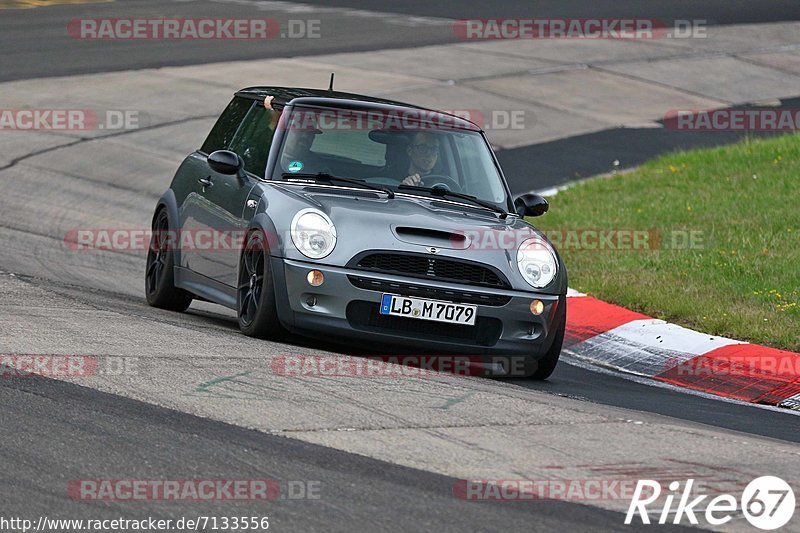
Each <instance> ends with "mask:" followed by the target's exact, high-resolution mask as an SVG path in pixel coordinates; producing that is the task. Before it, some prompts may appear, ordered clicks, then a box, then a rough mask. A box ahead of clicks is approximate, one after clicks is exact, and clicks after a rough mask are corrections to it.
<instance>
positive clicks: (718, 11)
mask: <svg viewBox="0 0 800 533" xmlns="http://www.w3.org/2000/svg"><path fill="white" fill-rule="evenodd" d="M259 4H260V3H259V2H258V0H216V1H210V0H196V1H188V2H177V1H161V0H140V1H130V0H116V1H114V2H110V3H98V4H75V5H54V6H48V7H39V8H36V9H14V10H1V9H0V81H9V80H15V79H27V78H39V77H50V76H63V75H74V74H85V73H90V72H106V71H114V70H127V69H140V68H153V67H162V66H176V65H195V64H203V63H213V62H218V61H226V60H244V59H266V58H271V57H293V56H307V55H319V54H329V53H336V52H356V51H368V50H379V49H385V48H409V47H414V46H425V45H429V44H439V43H447V42H457V41H458V39H457V38H456V37H455V35H454V34H453V30H452V27H451V26H450V24H447V23H445V24H441V25H430V24H428V23H426V22H424V21H417V22H416V23H413V22H409V21H405V22H402V23H401V22H400V21H397V20H394V21H393V20H392V19H396V18H398V17H392V16H391V15H389V14H390V13H397V14H399V15H403V18H406V17H408V16H413V17H439V18H446V19H456V20H457V19H464V18H503V17H529V18H530V17H536V18H548V17H552V18H569V17H572V18H595V17H596V18H603V17H618V18H634V17H642V18H654V19H659V20H663V21H665V23H667V24H671V23H672V21H673V20H675V19H681V20H695V19H701V20H706V21H707V23H708V24H709V25H711V24H745V23H760V22H772V21H780V20H783V21H786V20H800V2H797V1H796V0H768V1H760V2H752V1H743V0H710V1H705V2H697V1H695V0H674V1H673V0H670V1H664V0H600V1H591V2H587V1H585V0H564V1H560V0H548V1H539V2H532V1H529V0H503V1H499V2H485V1H480V0H461V1H459V2H430V1H428V0H411V1H403V2H392V1H388V0H377V1H372V0H317V1H315V0H312V1H310V2H306V3H305V4H307V5H311V6H313V5H316V6H318V8H322V9H323V10H322V11H315V10H314V9H311V10H309V11H298V12H296V13H293V14H289V13H287V12H286V11H281V10H277V9H275V8H274V6H272V4H270V3H269V2H267V3H266V5H259ZM287 4H288V3H287ZM331 7H343V8H356V9H363V10H368V11H372V12H382V13H386V14H387V16H386V17H368V18H365V17H358V16H352V15H349V14H347V13H345V12H343V11H336V10H330V9H326V8H331ZM172 17H184V18H198V17H203V18H206V17H222V18H274V19H276V20H277V21H278V22H280V23H281V27H282V29H284V30H285V29H286V23H287V21H288V19H290V18H291V19H302V20H308V19H311V20H320V29H321V36H322V38H319V39H305V38H304V39H271V40H267V41H235V40H226V41H202V40H198V41H191V40H182V41H142V40H131V41H108V40H106V41H101V40H78V39H75V38H73V37H70V36H69V35H68V33H67V23H68V22H69V21H70V20H72V19H78V18H172ZM408 24H414V25H413V26H409V25H408ZM43 57H46V58H47V61H46V62H43V61H41V59H42V58H43ZM209 76H213V72H210V73H209ZM264 76H265V80H268V77H269V73H268V72H265V73H264Z"/></svg>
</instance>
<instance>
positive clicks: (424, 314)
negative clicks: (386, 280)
mask: <svg viewBox="0 0 800 533" xmlns="http://www.w3.org/2000/svg"><path fill="white" fill-rule="evenodd" d="M381 314H382V315H394V316H404V317H407V318H419V319H421V320H433V321H436V322H447V323H448V324H462V325H464V326H474V325H475V317H476V315H477V314H478V308H477V306H474V305H463V304H454V303H452V302H440V301H438V300H425V299H422V298H409V297H407V296H398V295H396V294H384V295H383V298H381Z"/></svg>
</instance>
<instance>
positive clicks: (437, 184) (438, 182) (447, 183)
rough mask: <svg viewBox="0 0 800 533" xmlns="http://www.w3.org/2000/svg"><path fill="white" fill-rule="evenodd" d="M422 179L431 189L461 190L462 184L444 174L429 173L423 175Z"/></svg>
mask: <svg viewBox="0 0 800 533" xmlns="http://www.w3.org/2000/svg"><path fill="white" fill-rule="evenodd" d="M422 181H423V183H424V184H425V187H430V188H431V189H436V188H442V189H445V190H447V191H452V192H461V185H459V184H458V182H457V181H456V180H454V179H453V178H451V177H450V176H445V175H444V174H428V175H427V176H423V177H422Z"/></svg>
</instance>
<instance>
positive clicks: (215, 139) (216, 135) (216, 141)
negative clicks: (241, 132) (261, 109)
mask: <svg viewBox="0 0 800 533" xmlns="http://www.w3.org/2000/svg"><path fill="white" fill-rule="evenodd" d="M252 105H253V100H248V99H247V98H241V97H238V96H237V97H235V98H234V99H233V100H231V103H230V104H228V107H226V108H225V111H223V112H222V115H220V117H219V119H217V123H216V124H214V127H213V128H211V133H209V134H208V137H207V138H206V142H204V143H203V146H202V147H201V148H200V150H201V151H202V152H205V153H207V154H210V153H211V152H214V151H216V150H225V149H226V148H227V147H228V145H229V144H230V142H231V140H233V136H234V135H235V134H236V130H237V129H239V124H241V122H242V119H243V118H244V116H245V115H246V114H247V111H248V110H249V109H250V107H251V106H252Z"/></svg>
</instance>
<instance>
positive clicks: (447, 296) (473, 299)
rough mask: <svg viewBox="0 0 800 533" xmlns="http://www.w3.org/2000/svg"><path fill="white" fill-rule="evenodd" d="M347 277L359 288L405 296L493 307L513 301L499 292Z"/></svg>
mask: <svg viewBox="0 0 800 533" xmlns="http://www.w3.org/2000/svg"><path fill="white" fill-rule="evenodd" d="M347 279H348V280H350V283H351V284H352V285H353V286H354V287H358V288H359V289H367V290H369V291H379V292H390V293H393V294H402V295H403V296H417V297H419V298H430V299H433V300H446V301H448V302H458V303H465V304H477V305H489V306H492V307H501V306H503V305H506V304H507V303H508V302H510V301H511V296H499V295H497V294H478V293H475V292H465V291H454V290H450V289H441V288H436V287H423V286H421V285H412V284H410V283H401V282H397V281H386V280H380V279H371V278H364V277H361V276H353V275H350V276H347Z"/></svg>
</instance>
